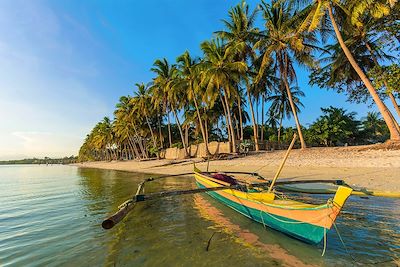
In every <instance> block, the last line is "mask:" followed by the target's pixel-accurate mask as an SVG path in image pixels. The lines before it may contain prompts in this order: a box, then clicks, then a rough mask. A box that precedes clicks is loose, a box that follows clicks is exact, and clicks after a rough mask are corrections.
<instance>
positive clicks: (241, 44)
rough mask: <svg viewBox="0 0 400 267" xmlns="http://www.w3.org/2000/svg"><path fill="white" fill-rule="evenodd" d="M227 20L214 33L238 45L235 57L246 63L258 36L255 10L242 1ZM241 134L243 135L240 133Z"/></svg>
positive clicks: (248, 89)
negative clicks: (224, 28) (221, 27)
mask: <svg viewBox="0 0 400 267" xmlns="http://www.w3.org/2000/svg"><path fill="white" fill-rule="evenodd" d="M228 14H229V21H228V20H223V23H224V25H225V27H226V30H225V31H217V32H216V34H217V35H218V36H219V37H220V38H223V39H225V40H227V41H228V45H230V46H233V47H238V48H240V49H237V50H236V56H235V58H236V59H237V60H238V61H242V62H244V63H246V64H249V63H250V62H251V60H250V59H251V58H254V57H255V51H254V49H253V44H254V43H255V41H256V40H257V38H258V32H259V31H258V29H257V28H256V27H255V26H254V23H255V20H256V15H257V10H254V11H252V12H250V11H249V6H248V5H247V4H246V2H244V1H243V2H242V3H241V4H238V5H237V6H235V7H233V8H232V9H231V10H229V12H228ZM247 69H248V70H250V68H249V66H248V68H247ZM247 76H248V75H247V73H246V72H245V73H244V75H243V79H244V81H245V83H246V92H247V100H248V103H249V108H250V113H251V119H252V122H253V135H254V143H255V148H256V151H259V144H258V129H257V128H258V127H257V122H256V119H255V115H254V108H253V102H252V100H251V94H252V92H251V89H252V88H254V87H252V86H251V85H250V83H249V80H248V77H247ZM242 136H243V135H242Z"/></svg>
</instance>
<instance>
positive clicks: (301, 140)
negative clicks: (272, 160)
mask: <svg viewBox="0 0 400 267" xmlns="http://www.w3.org/2000/svg"><path fill="white" fill-rule="evenodd" d="M283 81H284V83H285V87H286V92H287V94H288V98H289V103H290V107H291V109H292V113H293V117H294V121H295V122H296V127H297V132H298V133H299V139H300V144H301V149H305V148H306V142H304V138H303V133H302V132H301V125H300V122H299V118H298V117H297V111H296V107H295V106H294V103H293V98H292V92H291V91H290V87H289V82H288V80H287V75H286V71H284V72H283Z"/></svg>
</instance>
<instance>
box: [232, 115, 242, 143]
mask: <svg viewBox="0 0 400 267" xmlns="http://www.w3.org/2000/svg"><path fill="white" fill-rule="evenodd" d="M233 118H234V119H235V129H236V138H237V140H240V131H239V123H238V119H237V116H236V114H235V113H233Z"/></svg>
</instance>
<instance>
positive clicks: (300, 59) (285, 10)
mask: <svg viewBox="0 0 400 267" xmlns="http://www.w3.org/2000/svg"><path fill="white" fill-rule="evenodd" d="M261 9H262V13H263V18H264V22H265V28H266V30H265V31H264V32H263V37H262V38H261V39H260V40H259V41H258V42H257V44H256V47H258V48H259V49H260V50H261V52H262V63H261V66H260V72H259V74H258V79H260V78H261V77H262V75H263V72H264V70H265V69H266V67H267V66H268V65H270V64H274V67H275V68H276V71H277V72H278V73H279V77H280V79H281V80H282V81H283V83H284V85H285V89H286V91H287V95H288V98H289V102H290V107H291V109H292V112H293V117H294V119H295V122H296V127H297V131H298V134H299V139H300V143H301V147H302V148H305V147H306V143H305V142H304V138H303V134H302V131H301V125H300V122H299V119H298V116H297V112H296V108H295V105H294V102H293V97H292V92H291V91H290V85H289V84H290V82H291V81H294V80H296V72H295V69H294V63H295V62H297V64H299V65H303V66H308V67H313V66H314V65H315V62H314V59H313V57H312V52H313V50H315V48H316V47H315V46H314V43H316V41H317V39H316V38H315V36H314V35H313V34H312V33H311V34H310V33H307V34H305V33H302V32H299V31H298V29H297V27H296V20H297V16H296V14H295V12H294V10H293V6H292V4H291V3H282V2H279V1H272V3H271V4H267V3H265V2H264V1H262V4H261Z"/></svg>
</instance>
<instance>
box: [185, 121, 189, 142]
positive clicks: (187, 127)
mask: <svg viewBox="0 0 400 267" xmlns="http://www.w3.org/2000/svg"><path fill="white" fill-rule="evenodd" d="M185 144H186V146H187V147H189V126H188V124H185Z"/></svg>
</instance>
